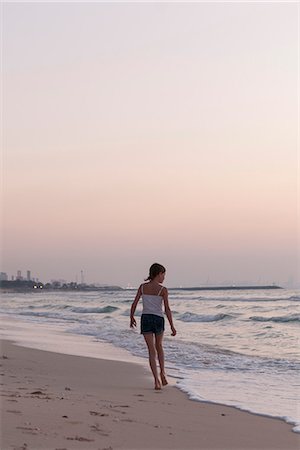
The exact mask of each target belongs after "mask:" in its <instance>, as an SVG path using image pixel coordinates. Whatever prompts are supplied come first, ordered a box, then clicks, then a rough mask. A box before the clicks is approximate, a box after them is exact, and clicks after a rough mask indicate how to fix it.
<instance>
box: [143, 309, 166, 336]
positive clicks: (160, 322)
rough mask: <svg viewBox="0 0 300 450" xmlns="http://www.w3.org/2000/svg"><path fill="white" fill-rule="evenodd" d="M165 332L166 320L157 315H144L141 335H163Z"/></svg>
mask: <svg viewBox="0 0 300 450" xmlns="http://www.w3.org/2000/svg"><path fill="white" fill-rule="evenodd" d="M164 331H165V318H164V317H161V316H156V315H155V314H142V317H141V334H147V333H154V334H162V333H163V332H164Z"/></svg>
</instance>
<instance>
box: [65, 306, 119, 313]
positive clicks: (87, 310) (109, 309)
mask: <svg viewBox="0 0 300 450" xmlns="http://www.w3.org/2000/svg"><path fill="white" fill-rule="evenodd" d="M117 309H120V308H118V307H117V306H111V305H109V306H104V307H103V308H84V307H82V306H73V307H72V308H71V309H70V311H72V312H75V313H80V314H108V313H112V312H114V311H117Z"/></svg>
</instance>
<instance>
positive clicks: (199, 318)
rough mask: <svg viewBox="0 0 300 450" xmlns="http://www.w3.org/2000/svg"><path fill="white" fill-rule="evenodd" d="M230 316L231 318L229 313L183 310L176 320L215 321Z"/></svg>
mask: <svg viewBox="0 0 300 450" xmlns="http://www.w3.org/2000/svg"><path fill="white" fill-rule="evenodd" d="M230 318H232V316H230V315H229V314H214V315H200V314H194V313H190V312H185V313H184V314H182V315H181V316H180V317H178V320H181V321H182V322H217V321H219V320H223V319H230Z"/></svg>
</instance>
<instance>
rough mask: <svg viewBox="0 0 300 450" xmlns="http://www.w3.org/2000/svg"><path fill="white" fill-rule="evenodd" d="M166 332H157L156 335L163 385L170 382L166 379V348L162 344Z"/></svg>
mask: <svg viewBox="0 0 300 450" xmlns="http://www.w3.org/2000/svg"><path fill="white" fill-rule="evenodd" d="M163 336H164V334H163V333H161V334H156V335H155V347H156V351H157V354H158V361H159V366H160V378H161V382H162V385H163V386H166V385H167V384H168V381H167V379H166V374H165V355H164V349H163V346H162V340H163Z"/></svg>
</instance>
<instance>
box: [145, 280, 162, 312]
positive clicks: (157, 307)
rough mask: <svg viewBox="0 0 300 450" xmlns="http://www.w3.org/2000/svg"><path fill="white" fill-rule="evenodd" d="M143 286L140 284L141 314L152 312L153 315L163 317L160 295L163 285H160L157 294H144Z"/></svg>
mask: <svg viewBox="0 0 300 450" xmlns="http://www.w3.org/2000/svg"><path fill="white" fill-rule="evenodd" d="M143 288H144V285H143V284H142V299H143V314H154V315H155V316H160V317H164V314H163V311H162V302H163V298H162V296H161V295H160V293H161V291H162V290H163V288H164V287H163V286H162V287H161V289H160V291H159V293H158V294H157V295H150V294H144V292H143Z"/></svg>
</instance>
